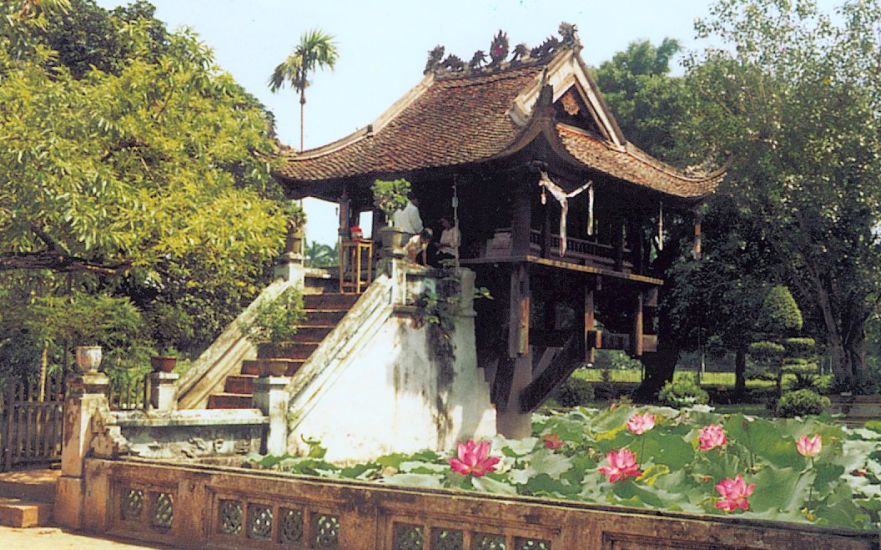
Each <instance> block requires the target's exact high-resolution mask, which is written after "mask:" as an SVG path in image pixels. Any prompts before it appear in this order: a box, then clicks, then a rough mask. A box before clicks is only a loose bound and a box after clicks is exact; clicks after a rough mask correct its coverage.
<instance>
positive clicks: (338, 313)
mask: <svg viewBox="0 0 881 550" xmlns="http://www.w3.org/2000/svg"><path fill="white" fill-rule="evenodd" d="M347 311H348V310H347V309H342V308H337V309H307V310H306V320H305V321H304V322H303V324H305V325H335V324H337V323H338V322H339V321H340V319H342V318H343V317H344V316H345V315H346V312H347Z"/></svg>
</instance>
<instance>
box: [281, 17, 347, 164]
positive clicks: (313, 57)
mask: <svg viewBox="0 0 881 550" xmlns="http://www.w3.org/2000/svg"><path fill="white" fill-rule="evenodd" d="M338 55H339V54H338V52H337V49H336V44H335V43H334V41H333V36H331V35H329V34H326V33H324V32H323V31H321V30H320V29H312V30H311V31H306V32H305V33H303V36H301V37H300V43H299V44H297V47H296V48H294V51H293V52H291V55H289V56H288V57H287V59H285V60H284V61H282V62H281V63H279V64H278V66H277V67H276V68H275V70H274V71H272V76H270V77H269V89H270V91H272V92H277V91H278V90H280V89H281V88H283V87H284V85H285V84H289V85H290V86H291V88H294V89H295V90H297V91H298V92H299V93H300V151H302V150H303V110H304V107H305V105H306V88H308V87H309V84H310V82H309V75H310V73H311V72H312V71H314V70H315V69H323V68H325V67H327V68H329V69H331V70H332V69H333V67H334V65H335V64H336V60H337V57H338Z"/></svg>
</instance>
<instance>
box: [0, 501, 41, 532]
mask: <svg viewBox="0 0 881 550" xmlns="http://www.w3.org/2000/svg"><path fill="white" fill-rule="evenodd" d="M51 522H52V503H50V502H38V501H35V500H26V499H22V498H13V497H0V525H5V526H7V527H19V528H25V527H43V526H46V525H50V524H51Z"/></svg>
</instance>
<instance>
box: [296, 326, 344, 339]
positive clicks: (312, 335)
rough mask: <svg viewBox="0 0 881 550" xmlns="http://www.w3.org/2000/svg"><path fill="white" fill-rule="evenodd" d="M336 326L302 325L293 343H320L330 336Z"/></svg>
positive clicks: (298, 328)
mask: <svg viewBox="0 0 881 550" xmlns="http://www.w3.org/2000/svg"><path fill="white" fill-rule="evenodd" d="M334 326H335V325H300V326H299V327H297V334H296V335H295V336H294V338H293V340H292V341H293V342H320V341H321V340H324V337H325V336H327V335H328V334H330V331H332V330H333V327H334Z"/></svg>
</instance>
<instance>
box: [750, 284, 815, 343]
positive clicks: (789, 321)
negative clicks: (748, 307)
mask: <svg viewBox="0 0 881 550" xmlns="http://www.w3.org/2000/svg"><path fill="white" fill-rule="evenodd" d="M803 324H804V320H803V319H802V315H801V310H800V309H798V304H796V303H795V298H793V297H792V293H791V292H789V289H788V288H786V287H785V286H775V287H773V288H771V290H769V291H768V295H767V296H765V301H764V302H762V309H761V311H760V313H759V322H758V323H757V327H756V328H758V329H759V331H761V332H767V333H770V334H786V333H792V332H798V331H799V330H801V327H802V325H803Z"/></svg>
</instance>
